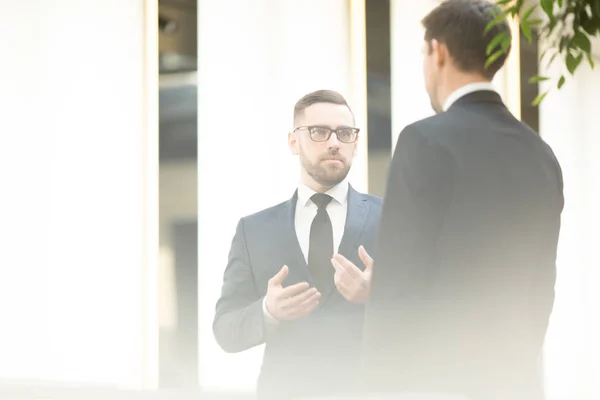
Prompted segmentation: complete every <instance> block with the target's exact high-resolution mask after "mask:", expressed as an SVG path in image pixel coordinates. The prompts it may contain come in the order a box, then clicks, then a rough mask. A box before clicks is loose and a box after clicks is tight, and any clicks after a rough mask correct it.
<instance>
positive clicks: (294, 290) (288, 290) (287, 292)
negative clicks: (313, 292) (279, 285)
mask: <svg viewBox="0 0 600 400" xmlns="http://www.w3.org/2000/svg"><path fill="white" fill-rule="evenodd" d="M309 286H310V285H309V284H308V282H300V283H296V284H294V285H290V286H287V287H285V288H283V289H282V290H281V291H280V292H279V294H278V295H277V297H278V298H280V299H287V298H288V297H292V296H294V295H297V294H298V293H301V292H304V291H305V290H306V289H308V288H309Z"/></svg>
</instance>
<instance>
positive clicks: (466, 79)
mask: <svg viewBox="0 0 600 400" xmlns="http://www.w3.org/2000/svg"><path fill="white" fill-rule="evenodd" d="M471 83H490V80H489V79H487V78H485V77H483V76H481V75H479V74H465V73H455V74H454V75H453V76H451V77H448V79H446V84H445V85H442V86H441V87H440V89H439V90H438V97H439V100H440V106H442V105H443V104H445V103H446V100H447V99H448V97H450V95H451V94H452V93H454V92H455V91H457V90H458V89H460V88H461V87H463V86H466V85H469V84H471Z"/></svg>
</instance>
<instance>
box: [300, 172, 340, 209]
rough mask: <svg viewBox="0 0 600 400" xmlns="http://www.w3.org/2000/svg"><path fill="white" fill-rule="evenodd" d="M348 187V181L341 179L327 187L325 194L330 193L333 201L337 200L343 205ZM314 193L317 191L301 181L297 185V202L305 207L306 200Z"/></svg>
mask: <svg viewBox="0 0 600 400" xmlns="http://www.w3.org/2000/svg"><path fill="white" fill-rule="evenodd" d="M348 189H349V184H348V181H347V180H346V179H344V180H343V181H341V182H340V183H338V184H337V185H335V186H334V187H332V188H331V189H329V190H328V191H327V192H325V194H328V195H330V196H331V197H332V198H333V199H334V200H335V201H337V202H338V203H340V204H341V205H344V204H346V202H347V201H348ZM315 193H317V192H315V191H314V190H312V189H311V188H309V187H308V186H306V185H304V184H302V183H301V184H300V185H298V204H300V205H302V207H306V206H307V205H308V201H309V200H310V198H311V197H312V195H313V194H315Z"/></svg>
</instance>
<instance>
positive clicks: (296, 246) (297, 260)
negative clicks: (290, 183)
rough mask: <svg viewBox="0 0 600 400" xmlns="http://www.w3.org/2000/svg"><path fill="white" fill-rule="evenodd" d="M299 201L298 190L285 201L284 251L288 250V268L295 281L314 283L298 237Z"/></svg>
mask: <svg viewBox="0 0 600 400" xmlns="http://www.w3.org/2000/svg"><path fill="white" fill-rule="evenodd" d="M297 201H298V191H296V192H294V195H293V196H292V198H291V199H290V200H288V201H287V202H285V203H284V204H285V206H284V208H283V212H282V213H281V217H280V220H281V224H280V226H281V232H280V234H281V236H280V237H282V238H283V241H284V245H283V247H282V251H284V252H287V253H288V254H287V256H286V257H285V258H286V259H288V260H289V261H288V268H289V269H290V275H292V276H295V277H296V278H295V279H293V280H294V281H295V282H302V281H306V282H309V283H312V277H311V274H310V270H309V268H308V265H307V264H306V259H305V258H304V254H302V249H301V248H300V243H299V242H298V237H297V236H296V226H295V222H294V219H295V217H296V202H297Z"/></svg>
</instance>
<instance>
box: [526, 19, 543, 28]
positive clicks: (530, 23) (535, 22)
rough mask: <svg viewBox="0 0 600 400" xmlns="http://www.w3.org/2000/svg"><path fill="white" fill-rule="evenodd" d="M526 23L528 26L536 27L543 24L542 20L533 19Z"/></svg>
mask: <svg viewBox="0 0 600 400" xmlns="http://www.w3.org/2000/svg"><path fill="white" fill-rule="evenodd" d="M527 22H528V23H529V26H537V25H540V24H541V23H542V22H544V20H542V19H540V18H535V19H530V20H529V21H527Z"/></svg>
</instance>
